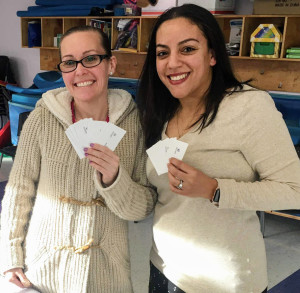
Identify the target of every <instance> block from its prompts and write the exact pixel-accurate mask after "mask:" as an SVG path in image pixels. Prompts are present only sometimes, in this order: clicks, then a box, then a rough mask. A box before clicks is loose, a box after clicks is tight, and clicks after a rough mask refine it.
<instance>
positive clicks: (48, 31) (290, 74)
mask: <svg viewBox="0 0 300 293" xmlns="http://www.w3.org/2000/svg"><path fill="white" fill-rule="evenodd" d="M122 18H132V19H138V20H139V34H138V48H137V52H134V53H128V52H121V51H114V52H113V54H114V55H115V56H117V58H118V68H117V71H116V73H115V76H116V77H128V78H138V77H139V76H140V72H141V70H142V66H143V63H144V60H145V57H146V52H147V44H148V38H149V35H150V32H151V30H152V27H153V25H154V23H155V21H156V17H153V16H152V17H151V16H130V17H129V16H127V17H91V16H87V17H22V18H21V28H22V47H24V48H27V47H28V32H27V31H28V29H27V27H28V22H29V21H33V20H39V21H40V22H41V31H42V45H41V47H40V65H41V66H40V69H41V70H56V64H58V63H59V61H60V60H59V54H58V49H57V48H56V47H54V46H53V38H54V36H56V35H57V34H62V33H64V32H65V31H66V30H68V29H69V28H70V27H73V26H77V25H83V24H89V23H90V20H91V19H101V20H106V21H108V20H109V21H111V22H112V38H111V40H112V44H111V47H112V48H114V46H115V43H116V40H117V36H118V31H117V27H116V24H117V22H118V20H119V19H122ZM237 18H240V19H243V26H242V35H241V46H240V53H239V56H234V57H230V59H231V63H232V66H233V69H234V71H235V74H236V76H237V77H238V78H239V79H240V80H242V81H244V80H248V79H250V78H252V79H253V85H254V86H256V87H258V88H261V89H264V90H280V91H289V92H300V82H299V80H300V63H299V62H300V60H299V59H286V58H285V52H286V49H287V48H289V47H297V46H298V47H299V46H300V15H278V16H277V15H276V16H274V15H216V19H217V21H218V22H219V24H220V27H221V29H222V30H223V33H224V37H225V41H226V42H228V41H229V35H230V20H232V19H237ZM262 23H273V24H275V25H277V26H278V27H279V29H280V30H281V32H282V34H283V42H282V45H281V50H280V58H277V59H268V58H251V57H249V56H250V46H251V45H250V35H251V33H252V32H253V31H254V30H255V29H256V28H257V26H258V25H259V24H262Z"/></svg>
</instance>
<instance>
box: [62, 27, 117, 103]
mask: <svg viewBox="0 0 300 293" xmlns="http://www.w3.org/2000/svg"><path fill="white" fill-rule="evenodd" d="M100 37H101V36H100V35H99V34H98V33H96V32H93V31H83V32H74V33H72V34H70V35H68V36H66V37H65V38H64V39H63V41H62V43H61V59H62V61H68V60H76V61H78V60H81V59H82V58H84V57H87V56H89V55H94V54H106V52H105V50H104V48H103V47H102V45H101V44H102V42H101V40H100ZM115 67H116V60H115V57H111V58H110V59H104V60H102V62H101V63H100V64H99V65H98V66H95V67H92V68H85V67H83V66H82V64H80V63H79V64H78V65H77V69H76V70H74V71H72V72H68V73H62V76H63V79H64V82H65V85H66V87H67V89H68V90H69V92H70V93H71V95H72V96H73V97H74V99H75V100H76V101H77V102H79V101H81V102H91V101H93V100H95V99H99V98H106V97H107V84H108V77H109V73H110V72H114V70H115Z"/></svg>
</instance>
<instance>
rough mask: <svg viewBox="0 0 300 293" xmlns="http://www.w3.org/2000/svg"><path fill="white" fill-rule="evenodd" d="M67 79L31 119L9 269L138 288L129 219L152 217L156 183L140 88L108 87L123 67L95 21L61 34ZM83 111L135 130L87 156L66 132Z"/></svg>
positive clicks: (15, 175)
mask: <svg viewBox="0 0 300 293" xmlns="http://www.w3.org/2000/svg"><path fill="white" fill-rule="evenodd" d="M60 57H61V62H60V63H59V65H58V69H59V70H60V71H61V72H62V76H63V79H64V82H65V85H66V88H59V89H55V90H51V91H49V92H47V93H45V94H44V95H43V97H42V99H41V100H40V101H39V102H38V104H37V106H36V108H35V110H34V111H33V112H32V113H31V114H30V116H29V117H28V118H27V121H26V123H25V125H24V127H23V130H22V135H21V137H20V141H19V145H18V150H17V154H16V157H15V161H14V164H13V167H12V170H11V173H10V178H9V182H8V184H7V187H6V192H5V196H4V200H3V203H2V215H1V246H0V253H1V256H0V259H1V264H0V265H1V272H4V274H5V279H6V281H7V282H10V283H13V284H15V285H16V286H18V287H19V288H20V290H21V288H25V287H30V286H32V288H34V289H36V290H38V291H40V292H43V293H44V292H47V293H48V292H50V293H65V292H68V293H77V292H78V293H82V292H91V293H93V292H94V293H99V292H104V293H107V292H114V293H118V292H120V293H121V292H124V293H128V292H132V285H131V280H130V262H129V252H128V240H127V232H128V228H127V221H128V220H130V221H133V220H140V219H143V218H145V217H146V216H147V215H148V214H149V213H150V212H151V210H152V208H153V205H154V203H155V196H156V195H155V192H154V190H153V189H152V188H151V187H150V185H149V183H148V181H147V179H146V175H145V161H146V158H145V150H144V145H143V141H144V139H143V135H142V131H141V126H140V124H139V117H138V112H137V109H136V106H135V103H134V101H133V100H132V97H131V95H130V94H129V93H128V92H126V91H124V90H117V89H108V78H109V76H110V75H112V74H113V73H114V71H115V69H116V64H117V61H116V58H115V57H114V56H112V54H111V50H110V44H109V40H108V38H107V36H106V35H105V34H104V33H102V32H101V31H100V30H98V29H96V28H92V27H89V26H83V27H75V28H72V29H70V30H69V31H68V32H66V33H65V35H64V36H63V37H62V39H61V44H60ZM84 118H92V119H93V120H96V121H109V122H111V123H113V124H115V125H117V126H118V127H120V128H122V129H124V130H126V134H125V136H124V137H123V138H122V140H121V141H120V143H119V145H118V146H117V148H116V149H115V151H111V150H110V149H108V148H107V147H105V146H102V145H99V144H96V143H94V144H93V143H92V144H91V145H90V147H87V148H84V153H85V158H84V159H79V157H78V155H77V153H76V151H75V149H74V148H73V146H72V144H71V142H70V141H69V139H68V137H67V136H66V133H65V131H66V130H67V128H68V127H69V126H70V125H71V124H73V123H75V122H78V121H80V120H81V119H84Z"/></svg>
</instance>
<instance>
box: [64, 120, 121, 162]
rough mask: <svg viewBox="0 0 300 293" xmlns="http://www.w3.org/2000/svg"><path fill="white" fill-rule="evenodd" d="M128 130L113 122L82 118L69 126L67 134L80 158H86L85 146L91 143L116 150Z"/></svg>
mask: <svg viewBox="0 0 300 293" xmlns="http://www.w3.org/2000/svg"><path fill="white" fill-rule="evenodd" d="M125 133H126V131H125V130H124V129H122V128H120V127H118V126H116V125H114V124H112V123H107V122H105V121H94V120H93V119H91V118H87V119H82V120H80V121H78V122H76V123H74V124H72V125H70V126H69V127H68V129H67V130H66V135H67V137H68V138H69V140H70V142H71V143H72V145H73V147H74V149H75V151H76V153H77V154H78V156H79V158H80V159H83V158H85V152H84V150H83V149H84V148H86V147H89V146H90V144H91V143H97V144H101V145H105V146H107V147H108V148H109V149H111V150H112V151H114V150H115V149H116V147H117V146H118V144H119V142H120V141H121V139H122V138H123V136H124V135H125Z"/></svg>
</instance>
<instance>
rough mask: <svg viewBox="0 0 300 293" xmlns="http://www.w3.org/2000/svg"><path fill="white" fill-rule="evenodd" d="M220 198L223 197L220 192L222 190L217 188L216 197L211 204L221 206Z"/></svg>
mask: <svg viewBox="0 0 300 293" xmlns="http://www.w3.org/2000/svg"><path fill="white" fill-rule="evenodd" d="M220 196H221V192H220V188H219V187H217V189H216V191H215V193H214V196H213V198H212V200H211V202H212V203H213V204H214V205H215V206H219V201H220Z"/></svg>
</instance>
